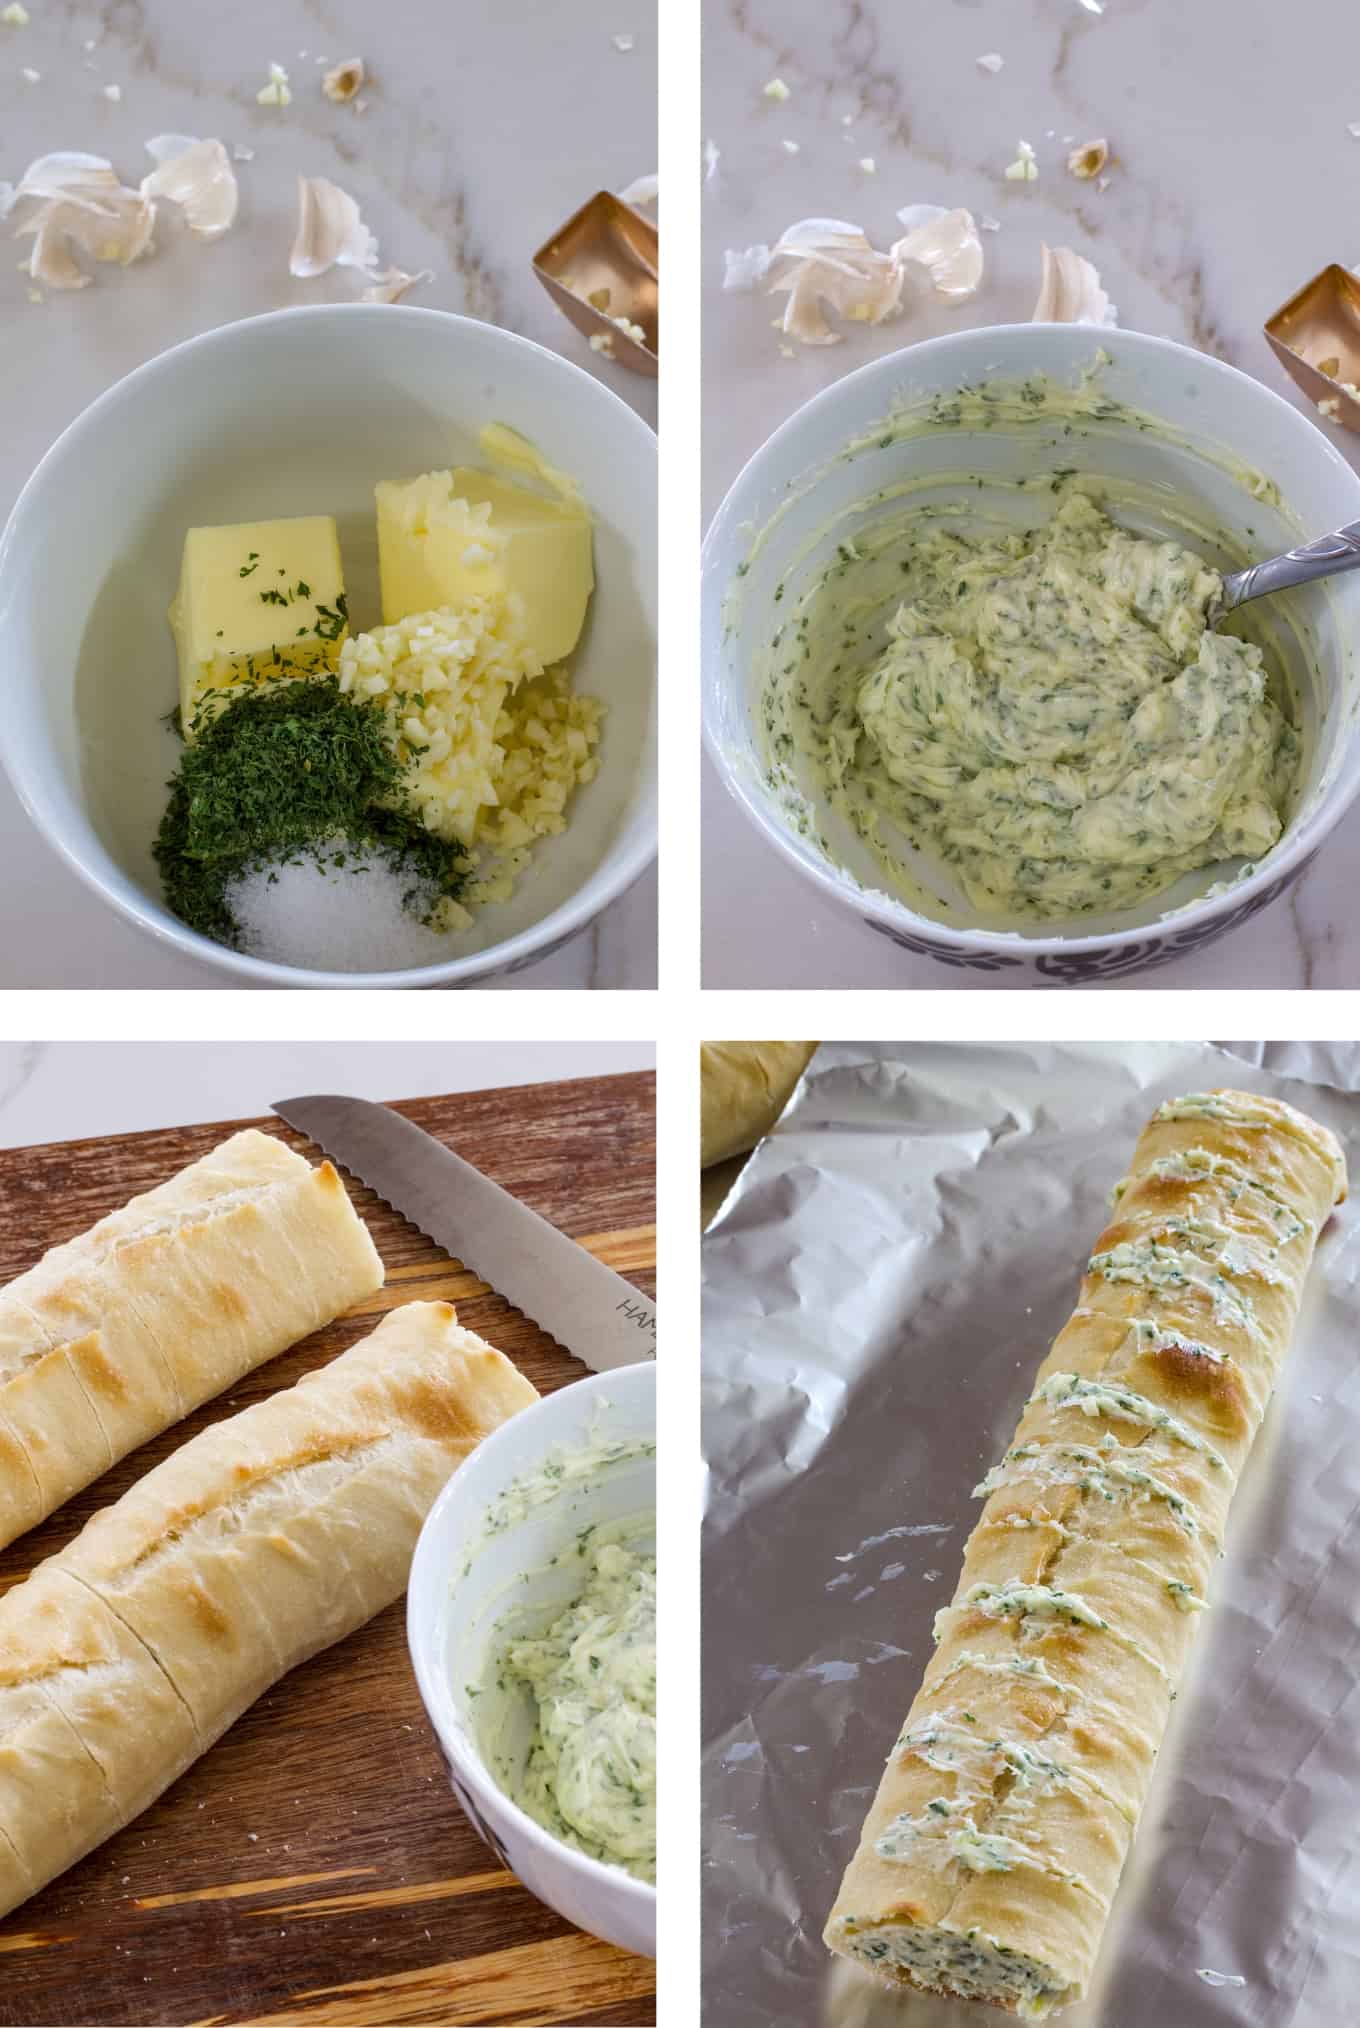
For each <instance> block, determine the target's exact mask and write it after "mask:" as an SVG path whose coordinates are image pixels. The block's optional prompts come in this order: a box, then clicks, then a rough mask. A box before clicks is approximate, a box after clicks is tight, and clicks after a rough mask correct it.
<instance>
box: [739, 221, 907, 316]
mask: <svg viewBox="0 0 1360 2028" xmlns="http://www.w3.org/2000/svg"><path fill="white" fill-rule="evenodd" d="M902 272H903V271H902V266H901V263H900V262H896V261H894V260H893V258H892V256H891V255H890V254H883V253H878V252H876V251H875V249H874V248H873V247H872V246H871V245H870V244H869V241H868V239H867V238H866V237H865V235H864V233H863V232H861V230H860V228H859V227H858V226H857V225H849V224H847V223H846V222H845V221H844V220H842V219H835V218H805V219H801V220H799V222H798V223H797V224H796V225H791V226H790V227H789V229H788V231H787V232H785V233H784V234H782V235H781V237H780V238H779V240H778V241H777V242H776V244H775V245H774V246H773V247H772V248H771V250H770V262H769V268H768V271H767V274H766V276H765V280H766V285H767V287H768V289H769V291H770V293H771V294H781V293H782V294H786V295H787V297H788V302H787V303H786V304H785V307H784V316H783V320H782V322H783V329H784V332H785V334H786V336H788V337H791V338H797V339H799V340H800V341H801V342H802V343H803V344H804V345H838V344H840V343H841V341H842V339H843V337H844V333H843V332H840V331H834V330H833V329H832V328H831V326H830V324H829V323H828V322H827V320H826V316H825V314H824V312H823V305H824V304H829V305H830V307H831V308H832V309H833V310H835V311H836V313H837V314H838V315H839V316H841V317H846V318H849V319H850V320H851V321H852V322H854V323H861V324H881V323H882V322H883V321H884V319H885V318H887V317H891V316H892V314H893V312H894V310H896V308H897V306H898V303H899V302H900V301H901V297H902Z"/></svg>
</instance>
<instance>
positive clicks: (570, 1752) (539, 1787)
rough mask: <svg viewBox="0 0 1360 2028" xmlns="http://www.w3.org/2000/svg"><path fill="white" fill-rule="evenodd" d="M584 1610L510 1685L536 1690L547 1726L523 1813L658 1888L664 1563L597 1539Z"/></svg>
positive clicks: (591, 1546) (532, 1651) (536, 1746)
mask: <svg viewBox="0 0 1360 2028" xmlns="http://www.w3.org/2000/svg"><path fill="white" fill-rule="evenodd" d="M581 1555H582V1557H583V1558H584V1561H585V1565H586V1568H587V1571H588V1573H589V1574H588V1576H587V1579H586V1583H585V1587H584V1589H583V1590H582V1592H581V1594H580V1596H579V1597H578V1598H577V1599H576V1600H575V1602H574V1603H573V1604H572V1605H570V1606H569V1607H568V1608H567V1610H566V1611H565V1612H564V1613H563V1614H562V1615H561V1617H560V1618H559V1619H557V1620H555V1621H554V1622H553V1624H552V1625H551V1626H550V1627H549V1628H548V1630H547V1632H546V1633H545V1634H543V1635H542V1636H541V1637H540V1638H538V1639H536V1640H519V1641H513V1642H512V1643H511V1644H510V1646H509V1648H508V1650H507V1652H506V1655H505V1659H504V1664H503V1671H502V1673H503V1675H504V1677H505V1678H507V1679H508V1680H510V1681H514V1680H515V1679H518V1680H519V1681H520V1682H522V1683H524V1684H527V1685H528V1686H529V1688H530V1690H531V1691H532V1693H533V1695H534V1698H535V1699H536V1701H537V1705H538V1726H537V1729H536V1731H535V1734H534V1738H533V1742H532V1744H531V1746H530V1749H529V1758H528V1760H527V1762H526V1764H525V1767H524V1772H523V1775H522V1777H521V1778H520V1780H519V1782H518V1784H517V1785H515V1786H514V1788H513V1795H514V1800H515V1801H516V1802H517V1803H518V1804H519V1805H520V1807H521V1809H524V1810H527V1811H528V1813H529V1815H530V1816H531V1817H533V1818H534V1819H535V1820H536V1821H537V1822H538V1823H540V1824H542V1825H543V1826H544V1828H545V1829H547V1830H549V1831H551V1832H552V1833H553V1834H554V1836H556V1837H559V1838H563V1839H565V1840H566V1842H567V1843H568V1844H570V1845H575V1846H576V1847H577V1848H578V1849H579V1850H580V1851H582V1852H586V1853H588V1854H590V1856H591V1857H592V1858H595V1859H605V1860H609V1861H610V1862H612V1863H613V1864H614V1865H616V1866H622V1867H624V1868H625V1869H626V1870H627V1871H628V1872H629V1873H632V1874H635V1875H636V1876H637V1878H638V1879H640V1880H655V1879H656V1559H655V1557H653V1556H646V1555H643V1554H641V1553H640V1552H639V1551H638V1550H636V1549H634V1548H632V1547H630V1546H629V1545H628V1544H626V1543H623V1542H617V1541H610V1540H607V1539H604V1538H603V1537H602V1533H601V1531H600V1530H599V1529H592V1530H591V1531H589V1533H588V1534H587V1535H586V1536H585V1537H584V1538H583V1539H582V1543H581Z"/></svg>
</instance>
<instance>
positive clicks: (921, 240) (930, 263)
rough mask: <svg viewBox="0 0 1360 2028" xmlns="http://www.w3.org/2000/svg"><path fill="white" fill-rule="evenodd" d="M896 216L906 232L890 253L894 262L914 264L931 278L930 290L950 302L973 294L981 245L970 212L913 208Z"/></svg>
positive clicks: (925, 206) (979, 272)
mask: <svg viewBox="0 0 1360 2028" xmlns="http://www.w3.org/2000/svg"><path fill="white" fill-rule="evenodd" d="M926 213H930V214H933V215H932V216H929V217H927V216H925V215H924V214H926ZM897 216H898V219H899V220H900V222H901V223H902V224H903V225H904V226H906V228H907V230H906V232H905V233H904V234H903V236H902V238H901V239H899V240H898V241H897V243H896V245H895V246H894V247H893V249H892V259H893V260H894V261H896V262H898V263H899V264H900V263H901V262H903V261H915V262H916V263H917V264H918V266H920V267H923V268H924V269H925V270H926V273H927V274H928V275H929V276H930V281H931V286H932V288H934V289H935V290H936V291H937V293H938V294H939V295H941V296H947V297H949V298H950V300H951V301H953V302H962V301H963V299H964V297H965V296H971V295H974V294H976V292H977V287H978V284H979V282H980V281H981V280H982V241H981V240H980V239H979V238H978V232H977V226H976V224H975V223H974V221H973V214H972V212H971V211H964V210H963V209H962V208H960V209H959V210H957V211H944V210H941V209H940V207H939V206H938V205H933V204H915V205H907V206H906V207H905V208H904V209H903V210H901V211H899V212H898V214H897Z"/></svg>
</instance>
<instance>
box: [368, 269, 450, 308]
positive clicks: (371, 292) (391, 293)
mask: <svg viewBox="0 0 1360 2028" xmlns="http://www.w3.org/2000/svg"><path fill="white" fill-rule="evenodd" d="M433 280H434V269H433V268H422V269H421V270H420V272H419V273H418V274H414V275H408V274H407V272H406V270H405V268H384V269H383V271H382V273H381V274H375V275H374V277H373V280H372V282H371V283H370V284H369V286H368V287H367V288H366V289H365V290H364V292H363V295H362V296H361V298H360V301H361V302H364V303H399V302H400V301H401V299H402V297H403V296H404V295H405V294H406V291H407V290H408V289H414V288H415V286H416V284H417V283H418V282H432V281H433Z"/></svg>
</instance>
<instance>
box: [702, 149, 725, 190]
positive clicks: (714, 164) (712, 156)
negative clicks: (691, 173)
mask: <svg viewBox="0 0 1360 2028" xmlns="http://www.w3.org/2000/svg"><path fill="white" fill-rule="evenodd" d="M721 160H722V149H721V148H720V147H719V146H718V144H717V142H716V141H705V142H704V181H705V183H711V182H712V181H713V179H714V177H715V176H716V175H717V173H718V164H719V162H721Z"/></svg>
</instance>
